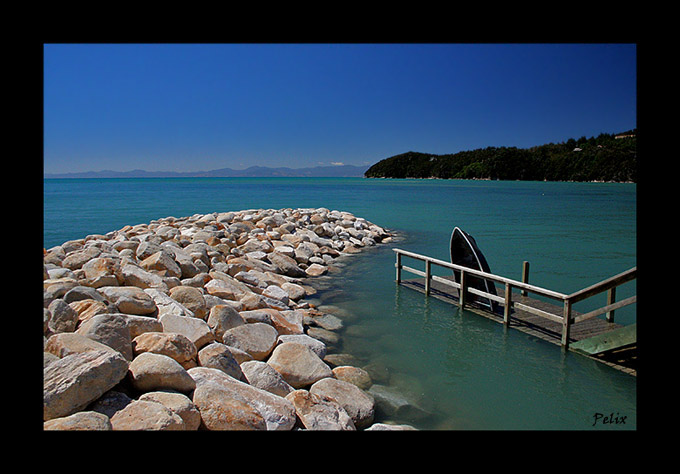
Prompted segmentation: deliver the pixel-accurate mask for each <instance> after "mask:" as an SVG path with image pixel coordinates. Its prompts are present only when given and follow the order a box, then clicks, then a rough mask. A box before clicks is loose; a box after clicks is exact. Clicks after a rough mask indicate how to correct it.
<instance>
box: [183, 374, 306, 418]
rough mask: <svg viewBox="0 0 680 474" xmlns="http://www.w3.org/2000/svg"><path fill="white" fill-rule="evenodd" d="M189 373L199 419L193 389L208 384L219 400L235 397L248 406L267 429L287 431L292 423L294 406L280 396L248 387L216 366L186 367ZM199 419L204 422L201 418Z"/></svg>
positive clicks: (202, 413) (199, 388)
mask: <svg viewBox="0 0 680 474" xmlns="http://www.w3.org/2000/svg"><path fill="white" fill-rule="evenodd" d="M189 375H191V376H192V377H193V378H194V380H195V381H196V385H197V388H196V390H195V391H194V404H195V405H196V406H197V407H198V409H199V411H200V412H201V418H203V416H204V412H203V410H201V407H200V406H199V404H198V403H197V401H196V392H198V391H199V390H201V389H203V388H204V387H207V386H212V387H218V388H219V390H218V392H217V395H218V396H219V397H221V398H222V399H232V400H239V401H241V402H243V403H245V404H246V405H249V406H250V407H252V408H253V409H254V410H255V412H256V413H259V414H260V416H261V417H262V418H263V419H264V421H265V426H266V429H267V430H269V431H288V430H291V429H293V427H294V426H295V420H296V417H295V407H294V406H293V404H292V403H290V402H289V401H288V400H286V399H285V398H283V397H279V396H277V395H274V394H272V393H269V392H267V391H265V390H261V389H259V388H256V387H252V386H251V385H249V384H247V383H244V382H241V381H239V380H236V379H235V378H233V377H230V376H229V375H227V374H225V373H224V372H221V371H219V370H216V369H209V368H205V367H195V368H193V369H189ZM215 401H217V400H215ZM203 420H204V422H205V418H203Z"/></svg>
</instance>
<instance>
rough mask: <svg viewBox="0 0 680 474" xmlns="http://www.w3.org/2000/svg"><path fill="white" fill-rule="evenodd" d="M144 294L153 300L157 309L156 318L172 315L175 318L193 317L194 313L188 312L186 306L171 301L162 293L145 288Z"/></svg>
mask: <svg viewBox="0 0 680 474" xmlns="http://www.w3.org/2000/svg"><path fill="white" fill-rule="evenodd" d="M144 293H146V294H147V295H149V296H150V297H151V299H153V301H154V303H155V304H156V307H157V308H158V317H159V318H160V317H161V316H163V315H166V314H174V315H176V316H184V317H191V318H193V317H195V315H194V313H193V312H192V311H190V310H189V309H188V308H187V307H186V306H184V305H183V304H181V303H180V302H179V301H177V300H174V299H172V298H171V297H169V296H168V295H166V294H165V293H164V292H162V291H160V290H158V289H155V288H147V289H145V290H144Z"/></svg>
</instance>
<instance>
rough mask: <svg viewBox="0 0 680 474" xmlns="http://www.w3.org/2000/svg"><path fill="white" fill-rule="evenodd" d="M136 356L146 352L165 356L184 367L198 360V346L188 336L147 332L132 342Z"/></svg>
mask: <svg viewBox="0 0 680 474" xmlns="http://www.w3.org/2000/svg"><path fill="white" fill-rule="evenodd" d="M132 351H133V353H134V355H135V357H136V356H138V355H139V354H142V353H144V352H153V353H154V354H163V355H166V356H168V357H171V358H172V359H174V360H176V361H177V362H179V364H180V365H181V366H182V367H186V364H187V363H189V362H191V361H192V360H194V359H196V354H197V350H196V346H195V345H194V343H193V342H191V341H190V340H189V338H187V337H186V336H184V335H182V334H178V333H172V332H146V333H144V334H140V335H139V336H137V337H136V338H134V339H133V340H132Z"/></svg>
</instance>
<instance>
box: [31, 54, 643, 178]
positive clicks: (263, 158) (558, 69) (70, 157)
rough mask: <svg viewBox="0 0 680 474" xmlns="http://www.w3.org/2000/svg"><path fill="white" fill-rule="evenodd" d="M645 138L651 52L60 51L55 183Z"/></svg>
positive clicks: (55, 79)
mask: <svg viewBox="0 0 680 474" xmlns="http://www.w3.org/2000/svg"><path fill="white" fill-rule="evenodd" d="M636 126H637V50H636V45H635V44H45V45H44V161H43V164H44V167H43V169H44V172H46V173H59V172H78V171H100V170H104V169H109V170H114V171H127V170H132V169H145V170H149V171H201V170H211V169H217V168H225V167H229V168H234V169H244V168H247V167H249V166H253V165H258V166H288V167H292V168H299V167H306V166H317V165H330V164H332V163H344V164H352V165H366V164H373V163H376V162H377V161H379V160H381V159H383V158H387V157H389V156H393V155H396V154H399V153H404V152H406V151H419V152H425V153H436V154H443V153H455V152H458V151H462V150H471V149H475V148H483V147H487V146H517V147H522V148H523V147H530V146H534V145H541V144H544V143H548V142H560V141H565V140H567V139H569V138H579V137H581V136H586V137H591V136H597V135H599V134H600V133H603V132H604V133H617V132H621V131H625V130H629V129H632V128H636Z"/></svg>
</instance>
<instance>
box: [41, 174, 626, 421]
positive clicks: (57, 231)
mask: <svg viewBox="0 0 680 474" xmlns="http://www.w3.org/2000/svg"><path fill="white" fill-rule="evenodd" d="M262 207H264V208H276V209H280V208H286V207H292V208H296V207H326V208H328V209H331V210H332V209H338V210H345V211H349V212H353V213H354V214H355V215H357V216H361V217H365V218H366V219H368V220H370V221H372V222H374V223H376V224H378V225H380V226H383V227H386V228H388V229H390V230H393V231H395V232H396V233H397V234H398V237H397V239H395V242H393V243H391V244H389V245H382V246H379V247H377V248H372V249H370V250H369V251H367V252H364V253H361V254H359V255H357V256H352V257H349V258H347V259H344V261H343V263H345V265H344V266H343V267H342V269H341V270H342V271H341V272H339V273H338V274H334V275H333V277H332V280H329V282H330V283H332V286H330V287H329V288H327V289H325V290H324V291H320V292H319V294H318V295H317V302H318V303H319V304H325V305H332V306H333V307H335V308H337V309H334V311H336V313H337V314H340V315H342V316H343V318H344V321H345V328H344V329H343V331H342V333H341V345H340V347H339V348H338V350H339V351H342V352H348V353H351V354H353V355H354V356H355V357H357V358H358V359H359V361H361V363H362V364H365V365H368V366H370V367H371V369H372V373H373V374H374V379H376V380H375V381H377V382H379V383H380V384H381V385H382V384H384V385H387V386H390V387H392V388H396V389H398V390H399V393H402V394H407V395H408V398H410V399H411V400H412V401H413V402H414V405H416V406H417V407H419V410H411V411H410V412H409V413H407V414H406V415H404V416H403V417H402V418H403V419H400V420H397V421H402V422H408V423H411V424H413V425H414V426H416V427H418V428H421V429H470V430H479V429H482V430H498V429H517V430H522V429H549V430H562V429H574V430H589V429H598V430H599V429H635V428H636V426H637V380H636V378H635V377H631V376H629V375H626V374H623V373H621V372H618V371H616V370H614V369H611V368H609V367H606V366H604V365H603V364H599V363H596V362H594V361H591V360H589V359H587V358H585V357H582V356H579V355H577V354H573V353H566V354H564V353H562V351H561V350H560V349H559V348H558V347H557V346H554V345H551V344H549V343H546V342H544V341H541V340H538V339H536V338H534V337H531V336H528V335H526V334H523V333H521V332H519V331H516V330H509V331H507V330H505V329H504V328H503V326H502V325H499V324H497V323H494V322H491V321H488V320H486V319H485V318H483V317H480V316H478V315H476V314H475V313H470V312H468V311H463V312H461V311H459V310H458V309H457V308H456V307H454V306H451V305H449V304H447V303H444V302H442V301H439V300H437V299H435V298H426V297H425V296H424V295H422V294H420V293H417V292H415V291H412V290H409V289H407V288H404V287H398V286H397V285H396V284H395V281H394V274H395V272H394V260H395V258H394V253H393V251H392V249H393V248H395V247H399V248H403V249H405V250H410V251H414V252H417V253H421V254H425V255H429V256H432V257H436V258H440V259H442V260H448V257H449V256H448V239H449V237H450V233H451V230H452V228H453V227H454V226H459V227H461V228H462V229H464V230H465V231H467V232H469V233H470V234H472V235H473V236H474V237H475V239H476V241H477V243H478V244H479V247H480V248H481V250H482V251H483V252H484V254H485V256H486V258H487V260H488V261H489V264H490V267H491V270H492V271H493V272H494V273H497V274H500V275H503V276H506V277H509V278H515V279H519V278H520V276H521V264H522V261H523V260H527V261H529V262H530V264H531V271H530V281H531V283H534V284H536V285H539V286H543V287H545V288H549V289H553V290H556V291H560V292H563V293H570V292H573V291H576V290H579V289H581V288H583V287H586V286H588V285H591V284H593V283H596V282H598V281H600V280H602V279H604V278H607V277H609V276H612V275H614V274H616V273H619V272H621V271H624V270H627V269H628V268H630V267H632V266H635V265H636V242H637V235H636V212H637V206H636V185H635V184H613V183H547V182H504V181H463V180H366V179H360V178H351V179H350V178H347V179H339V178H325V179H307V178H186V179H184V178H183V179H177V178H173V179H101V180H92V179H91V180H45V181H44V220H43V224H44V238H43V244H44V246H45V247H46V248H49V247H51V246H53V245H58V244H60V243H62V242H64V241H66V240H69V239H75V238H81V237H84V236H86V235H88V234H95V233H106V232H109V231H112V230H116V229H119V228H121V227H123V226H125V225H127V224H131V225H134V224H137V223H142V222H149V221H150V220H152V219H156V218H161V217H166V216H171V215H172V216H175V217H181V216H187V215H192V214H194V213H209V212H214V211H219V212H222V211H228V210H240V209H249V208H262ZM414 263H416V262H414ZM421 265H422V264H421ZM413 266H415V267H418V265H413ZM436 273H437V274H445V272H442V271H438V272H436ZM321 283H323V281H322V282H321ZM635 292H636V286H635V282H631V283H628V284H626V285H624V286H622V287H620V288H619V290H618V291H617V299H619V298H620V299H622V298H625V297H627V296H630V295H633V294H635ZM603 304H604V295H601V298H599V299H598V298H595V299H594V301H586V302H584V303H582V304H579V305H577V306H576V308H575V309H576V310H578V311H587V310H588V309H592V308H595V307H598V306H601V305H603ZM331 309H333V308H331ZM635 309H636V305H632V306H631V307H628V308H624V309H622V310H619V311H617V313H616V320H617V322H619V323H621V324H631V323H633V322H636V314H635ZM598 413H600V414H604V415H609V414H611V413H613V414H615V416H618V417H619V418H622V417H623V416H625V417H626V423H625V424H618V425H613V424H609V425H603V424H602V423H601V422H600V423H598V424H596V425H595V426H593V423H594V420H595V415H596V414H598ZM600 420H601V418H600Z"/></svg>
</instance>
